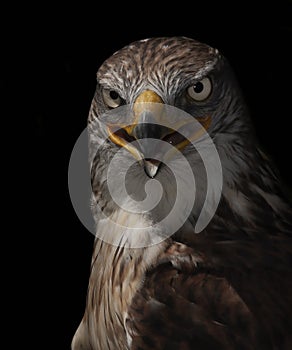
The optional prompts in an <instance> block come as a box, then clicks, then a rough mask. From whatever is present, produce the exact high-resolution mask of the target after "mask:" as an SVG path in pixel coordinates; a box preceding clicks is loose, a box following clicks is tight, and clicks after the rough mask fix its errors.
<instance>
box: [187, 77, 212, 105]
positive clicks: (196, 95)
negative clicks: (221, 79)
mask: <svg viewBox="0 0 292 350" xmlns="http://www.w3.org/2000/svg"><path fill="white" fill-rule="evenodd" d="M211 91H212V83H211V80H210V79H209V78H207V77H206V78H204V79H202V80H200V81H198V82H196V84H195V85H192V86H190V87H189V88H188V89H187V93H188V95H189V96H190V97H191V98H192V99H193V100H195V101H204V100H206V98H208V97H209V96H210V94H211Z"/></svg>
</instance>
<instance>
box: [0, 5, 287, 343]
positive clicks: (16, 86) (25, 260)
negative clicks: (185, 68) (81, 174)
mask: <svg viewBox="0 0 292 350" xmlns="http://www.w3.org/2000/svg"><path fill="white" fill-rule="evenodd" d="M218 3H219V2H218ZM257 5H258V6H259V8H257V9H255V8H254V6H255V5H249V4H248V3H246V2H233V3H231V4H223V3H222V2H220V4H217V5H216V6H215V7H214V5H213V4H211V3H206V4H205V5H204V4H201V3H200V2H190V3H189V4H188V3H183V2H181V3H176V4H174V5H171V4H170V3H169V4H168V5H165V6H167V8H162V9H158V8H157V6H158V4H152V3H141V4H140V3H137V2H136V3H135V4H134V5H131V6H130V5H129V4H128V5H127V4H122V3H118V4H114V3H111V4H108V5H107V6H104V5H101V7H100V8H96V6H95V7H85V6H82V7H80V5H76V6H74V5H72V4H71V5H70V7H68V8H65V7H64V8H63V9H60V8H51V7H48V6H46V5H43V7H42V8H35V7H33V8H31V9H28V8H27V7H26V8H23V9H21V8H18V9H17V10H18V11H17V13H18V14H17V16H14V9H12V10H11V11H10V16H11V21H10V22H9V24H8V25H7V26H6V27H5V28H4V29H3V31H2V33H4V39H5V45H6V44H7V48H6V49H5V50H3V54H2V55H3V56H4V59H5V63H4V65H3V74H2V77H4V79H2V82H1V87H2V88H4V92H5V93H6V92H8V93H9V94H8V97H7V98H6V101H5V102H6V103H8V110H9V113H8V114H7V116H8V117H7V118H4V119H6V120H8V123H9V125H10V129H9V130H10V134H11V135H14V131H15V132H17V133H19V134H20V136H21V137H20V138H19V140H21V141H20V144H19V143H16V144H17V164H18V167H17V169H18V170H17V174H20V175H21V176H20V177H19V176H17V181H16V182H15V183H14V185H15V186H14V188H15V189H16V192H17V193H18V195H19V196H20V198H19V197H18V198H19V199H18V202H20V203H21V206H20V207H19V206H17V207H18V213H17V214H15V211H12V221H13V223H14V226H13V227H15V231H16V232H19V228H20V229H23V230H24V232H25V235H21V234H19V235H18V237H19V238H18V239H17V241H16V242H17V243H16V244H15V243H14V245H13V249H14V247H15V246H16V248H15V249H16V251H17V253H16V256H17V257H18V259H17V264H18V266H19V268H18V274H19V276H20V277H25V282H24V283H22V282H21V283H20V282H19V283H17V284H18V289H17V290H18V291H19V289H20V290H21V293H20V294H21V295H22V297H21V298H19V297H18V298H17V299H18V301H19V300H20V301H19V303H20V304H21V306H24V310H25V311H23V312H18V315H19V317H21V318H23V321H22V325H24V326H28V328H29V330H30V331H29V332H25V336H24V337H23V339H22V342H23V343H25V344H27V345H29V347H30V348H33V347H38V348H46V347H48V348H56V349H69V347H70V342H71V339H72V336H73V334H74V332H75V330H76V328H77V326H78V324H79V322H80V320H81V317H82V314H83V311H84V306H85V297H86V290H87V283H88V276H89V266H90V259H91V252H92V243H93V236H92V235H91V234H90V233H89V232H88V231H87V230H86V229H85V228H84V227H83V226H82V224H81V223H80V222H79V220H78V218H77V217H76V215H75V213H74V210H73V208H72V205H71V202H70V198H69V193H68V187H67V171H68V163H69V158H70V154H71V151H72V148H73V146H74V143H75V141H76V139H77V137H78V136H79V134H80V133H81V132H82V130H83V129H84V128H85V127H86V119H87V115H88V111H89V107H90V103H91V99H92V97H93V94H94V90H95V74H96V71H97V69H98V67H99V66H100V65H101V63H102V62H103V61H104V60H105V59H106V58H107V57H109V56H110V55H111V54H112V53H113V52H114V51H116V50H118V49H119V48H121V47H123V46H124V45H126V44H128V43H130V42H131V41H134V40H137V39H143V38H148V37H153V36H172V35H184V36H189V37H192V38H194V39H197V40H200V41H203V42H205V43H207V44H209V45H211V46H214V47H216V48H218V49H219V50H220V51H221V52H222V53H223V54H224V55H225V56H226V57H227V58H228V59H229V61H230V63H231V65H232V66H233V68H234V70H235V73H236V75H237V77H238V79H239V82H240V85H241V86H242V89H243V92H244V95H245V97H246V100H247V103H248V104H249V106H250V111H251V114H252V118H253V121H254V125H255V128H256V131H257V134H258V138H259V141H260V144H261V145H262V147H263V148H264V149H265V151H266V152H267V153H268V154H270V156H271V157H272V158H273V159H274V161H275V164H276V166H277V167H278V169H279V171H280V174H281V176H282V178H283V180H284V182H285V183H286V184H287V185H288V187H289V188H290V187H291V174H292V173H291V169H290V164H289V163H290V162H291V143H290V142H291V132H290V130H291V127H290V120H291V118H292V113H291V99H292V89H291V78H292V54H291V49H292V47H291V46H292V23H291V22H292V20H291V18H292V11H291V2H290V3H289V2H277V3H276V4H273V5H268V4H266V3H265V4H264V5H262V6H261V5H260V3H257ZM161 6H162V5H161ZM130 10H131V11H133V12H132V13H130ZM22 11H23V12H22ZM19 17H20V18H21V21H20V20H19ZM5 33H6V34H7V35H6V34H5ZM5 96H6V95H5ZM6 120H5V121H6ZM12 172H13V171H12ZM19 178H20V179H21V180H19ZM19 208H20V209H19ZM14 239H15V240H16V237H15V236H14ZM20 257H21V258H20ZM19 285H21V287H20V286H19ZM31 320H33V321H31ZM22 327H23V326H22Z"/></svg>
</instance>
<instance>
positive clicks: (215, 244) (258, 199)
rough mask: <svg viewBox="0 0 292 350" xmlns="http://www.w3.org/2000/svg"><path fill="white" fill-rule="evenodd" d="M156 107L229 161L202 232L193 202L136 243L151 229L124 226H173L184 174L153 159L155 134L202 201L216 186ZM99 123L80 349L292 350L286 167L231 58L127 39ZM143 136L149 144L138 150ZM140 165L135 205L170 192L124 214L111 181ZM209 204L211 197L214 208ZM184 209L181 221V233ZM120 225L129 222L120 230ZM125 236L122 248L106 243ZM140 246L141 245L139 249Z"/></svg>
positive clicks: (92, 119)
mask: <svg viewBox="0 0 292 350" xmlns="http://www.w3.org/2000/svg"><path fill="white" fill-rule="evenodd" d="M148 104H149V105H150V106H151V107H149V108H148V107H147V106H148ZM153 106H154V107H156V108H158V109H159V108H160V109H161V110H163V114H164V117H163V118H166V119H167V117H168V116H167V111H172V108H173V109H174V110H175V111H181V113H182V114H183V113H185V114H187V115H188V116H191V118H192V119H193V120H194V121H196V122H197V124H198V125H200V126H201V128H202V130H203V131H204V134H205V135H208V137H209V139H210V140H211V141H212V143H213V145H214V147H215V149H216V152H217V154H218V157H219V159H220V164H221V170H222V184H221V185H222V186H221V187H220V181H218V186H219V187H220V197H219V201H218V205H216V210H214V214H213V215H212V218H210V220H209V221H208V223H207V224H206V225H205V227H203V228H202V230H199V231H200V232H197V231H196V229H195V225H196V223H197V220H198V216H199V211H198V206H200V203H199V204H197V202H196V203H194V205H193V207H192V208H191V210H190V212H189V213H188V215H187V218H186V219H185V222H184V223H182V224H181V225H178V226H177V228H176V229H175V231H174V232H171V234H167V232H166V235H165V237H164V239H159V240H157V242H155V243H154V244H148V245H147V244H144V245H143V244H141V245H139V240H142V241H143V237H142V236H143V234H142V235H141V234H138V233H137V234H136V233H135V232H131V233H129V232H128V231H127V228H128V227H130V226H131V225H132V226H133V225H134V226H135V225H136V226H139V225H140V226H141V227H143V228H144V231H142V232H144V233H147V232H152V231H153V228H154V227H155V229H156V230H158V231H159V227H160V228H161V229H162V230H163V222H162V224H161V226H159V225H157V222H158V221H159V220H160V221H161V217H160V214H161V213H162V212H163V215H166V214H167V213H169V211H170V206H171V205H174V202H175V197H176V196H178V194H179V191H176V189H177V188H176V182H175V181H174V180H173V172H172V171H171V169H170V168H169V166H168V165H167V164H166V163H167V162H165V163H164V162H163V160H161V159H162V158H161V157H163V155H161V150H163V148H160V147H158V148H159V149H156V151H157V154H158V153H159V152H160V156H159V157H160V158H159V157H158V156H157V157H156V158H155V154H154V156H153V152H155V147H154V146H155V140H157V141H159V142H160V143H161V144H162V143H166V144H168V145H170V146H171V147H172V148H175V149H176V150H177V152H178V153H179V154H180V155H181V156H182V157H183V158H184V159H185V160H186V161H187V162H188V164H189V165H190V168H191V169H192V171H193V174H194V177H195V179H196V193H195V197H196V201H197V199H198V202H200V199H201V198H206V196H207V194H206V193H207V190H206V189H207V188H208V184H207V181H205V180H206V176H205V177H204V176H203V175H202V174H205V173H204V171H202V167H203V166H204V162H202V160H200V155H199V152H198V149H196V147H194V143H192V142H191V141H190V140H188V138H187V137H184V136H182V135H181V134H180V132H179V131H177V129H176V128H171V127H167V126H165V123H164V124H163V123H160V124H159V123H158V122H155V120H156V119H155V118H156V117H157V114H159V113H160V112H159V111H158V112H157V113H156V112H155V108H154V107H153ZM164 106H168V108H169V109H167V108H164ZM119 111H120V112H119ZM124 113H129V115H130V114H131V113H132V115H131V118H132V119H131V120H130V121H129V122H128V124H127V123H124V124H122V123H121V121H120V117H121V115H123V116H124ZM174 114H175V113H174ZM178 115H179V112H178ZM107 116H108V118H109V120H110V122H108V123H106V122H104V120H105V119H106V118H107ZM115 118H116V120H115ZM151 118H152V119H151ZM101 119H103V121H101ZM178 119H179V118H178ZM162 124H163V125H162ZM88 128H89V138H90V144H91V145H93V146H95V147H93V148H92V150H91V151H90V152H91V153H90V166H91V183H92V192H93V197H92V208H93V211H92V212H93V216H94V218H95V221H96V238H95V241H94V249H93V256H92V264H91V273H90V279H89V287H88V293H87V303H86V309H85V313H84V316H83V319H82V321H81V323H80V325H79V327H78V329H77V331H76V333H75V335H74V337H73V340H72V349H73V350H81V349H83V350H107V349H108V350H109V349H110V350H126V349H131V350H134V349H135V350H138V349H140V350H142V349H143V350H146V349H157V350H160V349H176V350H188V349H197V350H201V349H216V350H219V349H236V350H238V349H265V350H268V349H273V350H282V349H287V350H288V349H292V275H291V248H292V240H291V233H292V210H291V204H290V203H289V199H288V196H287V195H286V193H285V191H284V189H283V187H282V184H281V181H280V179H279V176H278V173H277V170H276V169H275V167H274V165H273V163H272V162H271V161H270V160H269V158H268V157H267V156H266V155H265V154H264V152H263V151H262V150H261V149H260V146H259V142H258V141H257V138H256V133H255V131H254V128H253V125H252V119H251V118H250V116H249V109H248V108H247V106H246V103H245V100H244V96H243V94H242V93H241V90H240V87H239V86H238V83H237V80H236V77H235V74H234V73H233V71H232V68H231V67H230V64H229V63H228V60H227V59H226V58H225V57H224V56H223V55H222V54H221V53H220V52H219V51H218V50H217V49H214V48H212V47H210V46H209V45H207V44H204V43H201V42H199V41H196V40H194V39H192V38H187V37H156V38H149V39H144V40H139V41H135V42H133V43H130V44H129V45H127V46H126V47H124V48H121V49H120V50H119V51H117V52H116V53H114V54H113V55H112V56H111V57H109V58H108V59H107V60H106V61H105V62H104V63H103V64H102V65H101V67H100V68H99V70H98V72H97V88H96V92H95V95H94V98H93V100H92V105H91V108H90V112H89V118H88ZM196 133H197V134H198V130H197V131H196ZM201 135H202V133H201ZM200 138H204V137H203V136H200V135H199V136H198V135H197V140H199V139H200ZM143 139H144V140H147V139H151V142H148V143H144V144H143V147H141V148H140V149H139V142H141V140H143ZM159 142H158V145H159ZM198 144H200V140H199V142H198ZM153 145H154V146H153ZM147 147H149V148H151V147H152V151H151V152H152V155H151V156H147V155H145V154H146V153H147V152H146V151H147V150H145V148H147ZM156 148H157V147H156ZM145 152H146V153H145ZM116 154H118V158H117V159H116V162H115V168H114V169H115V170H114V173H113V172H112V173H111V174H112V175H111V176H110V175H109V168H110V166H111V163H112V162H113V160H114V158H115V155H116ZM137 154H139V155H140V158H139V157H137ZM135 157H136V158H135ZM143 157H144V158H143ZM130 158H132V159H133V162H132V163H131V164H132V165H131V167H130V168H129V169H128V172H127V175H128V176H129V180H127V179H126V180H127V181H128V185H127V186H128V187H127V188H128V189H129V192H130V194H129V195H130V196H131V198H134V199H135V195H137V198H136V200H137V203H138V202H139V201H141V200H142V202H143V196H142V197H139V193H140V192H141V189H142V188H144V189H145V184H146V183H147V181H154V180H155V181H159V182H160V183H161V186H162V187H163V194H162V197H161V199H160V202H159V204H157V206H156V208H154V209H153V208H152V209H151V210H149V212H147V210H145V211H141V212H138V211H136V212H135V211H132V212H131V211H130V210H129V211H127V210H125V209H121V208H120V206H119V203H117V202H116V201H114V199H113V196H112V193H111V191H110V190H109V182H110V180H111V179H112V177H114V181H112V182H111V186H112V187H113V188H114V191H117V192H118V191H119V186H120V185H119V180H120V175H119V174H120V173H119V171H120V169H122V168H123V167H125V165H124V164H126V163H127V162H128V161H129V159H130ZM209 163H210V164H211V163H212V162H209ZM127 164H128V163H127ZM169 164H170V163H169ZM174 164H175V162H174ZM177 164H180V163H179V162H178V163H177ZM211 165H212V164H211ZM186 169H187V167H183V166H181V167H180V166H178V169H177V174H178V175H177V177H179V178H180V179H184V172H185V171H186ZM218 169H219V168H218ZM218 169H217V170H218ZM197 170H198V172H197ZM214 172H215V173H216V171H214ZM215 175H216V174H215ZM219 175H220V174H219V170H218V178H219V177H220V176H219ZM115 176H116V177H115ZM212 176H213V177H214V174H212ZM216 176H217V175H216ZM216 176H215V177H216ZM204 178H205V180H204ZM126 180H125V181H126ZM207 180H208V179H207ZM182 181H183V180H182ZM115 184H116V185H115ZM115 186H116V188H115ZM187 186H189V187H188V188H189V191H190V193H192V188H191V186H190V185H187ZM213 187H214V186H213ZM213 190H214V188H213ZM215 190H216V189H215ZM215 190H214V191H215ZM139 191H140V192H139ZM211 191H212V189H211ZM142 192H143V191H142ZM143 193H144V194H145V191H144V192H143ZM186 200H187V198H186ZM212 200H214V199H213V196H212V195H209V197H208V201H209V202H210V203H209V204H210V205H212ZM182 204H183V200H182V201H181V211H182V212H183V210H185V209H184V205H182ZM96 206H98V208H99V209H100V210H97V209H96ZM179 210H180V208H179V209H178V212H177V213H178V214H177V216H174V217H172V221H171V223H172V224H171V225H174V227H176V226H175V225H176V220H179V217H180V213H179ZM165 213H166V214H165ZM182 214H183V213H182ZM113 220H115V222H117V223H118V224H117V225H114V226H113V225H111V223H110V222H112V221H113ZM171 225H170V224H169V223H168V225H167V227H166V228H165V227H164V229H165V231H167V230H170V231H171V227H172V226H171ZM132 226H131V227H132ZM136 226H135V227H136ZM129 230H130V229H129ZM115 234H118V235H119V236H118V237H119V244H113V243H112V242H111V241H110V240H107V237H113V236H115ZM153 234H154V235H155V233H153ZM158 236H159V233H158ZM135 240H136V241H137V242H138V244H132V243H133V241H135ZM137 242H136V243H137Z"/></svg>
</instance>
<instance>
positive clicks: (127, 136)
mask: <svg viewBox="0 0 292 350" xmlns="http://www.w3.org/2000/svg"><path fill="white" fill-rule="evenodd" d="M163 112H164V108H163V100H162V98H161V97H160V96H159V95H158V94H157V93H156V92H154V91H152V90H145V91H143V92H142V93H141V94H140V95H139V96H138V97H137V98H136V100H135V103H134V106H133V120H132V122H131V124H129V125H120V126H119V128H117V125H113V126H112V127H111V126H108V132H109V138H110V140H111V141H112V142H114V143H115V144H117V145H118V146H120V147H124V148H125V149H127V150H128V151H129V152H130V153H131V154H132V155H133V156H134V158H135V159H137V160H138V161H139V162H140V164H141V165H142V166H143V167H144V170H145V173H146V174H147V175H148V176H149V177H150V178H154V177H155V176H156V174H157V172H158V170H159V167H160V165H161V159H162V157H163V155H161V149H160V150H159V149H157V157H156V158H155V157H154V156H153V154H155V150H153V149H151V148H153V144H155V145H157V143H153V142H151V140H153V139H156V140H162V141H165V142H168V143H169V144H171V145H172V146H173V147H174V149H175V150H176V151H181V150H183V149H184V148H185V147H186V146H187V145H188V144H189V143H190V142H192V141H194V140H196V139H198V138H200V137H201V136H202V134H203V133H204V132H205V131H206V129H208V127H209V125H210V121H211V118H210V117H202V118H201V119H199V118H197V120H198V121H199V122H200V123H201V124H202V126H203V128H201V129H200V130H199V131H196V133H195V135H192V136H191V138H185V137H184V136H183V135H181V134H180V133H179V129H180V128H181V127H183V126H184V127H185V126H186V125H185V124H184V123H181V125H179V124H180V123H177V125H174V126H172V128H169V127H166V126H164V125H165V124H166V123H163V118H164V119H165V118H166V117H167V116H165V115H164V113H163ZM141 139H143V140H145V139H149V142H146V143H145V142H141V143H139V140H141ZM133 141H137V142H135V143H134V144H135V146H133V145H132V142H133ZM137 145H138V146H137ZM145 145H146V146H145ZM150 149H151V152H150V154H151V155H152V156H151V157H149V156H147V154H149V151H150ZM168 157H169V155H168Z"/></svg>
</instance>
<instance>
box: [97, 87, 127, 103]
mask: <svg viewBox="0 0 292 350" xmlns="http://www.w3.org/2000/svg"><path fill="white" fill-rule="evenodd" d="M102 97H103V100H104V103H105V104H106V105H108V107H110V108H116V107H119V106H120V105H121V104H122V102H123V100H122V98H121V97H120V95H119V94H118V93H117V92H116V91H115V90H110V89H103V90H102Z"/></svg>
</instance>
